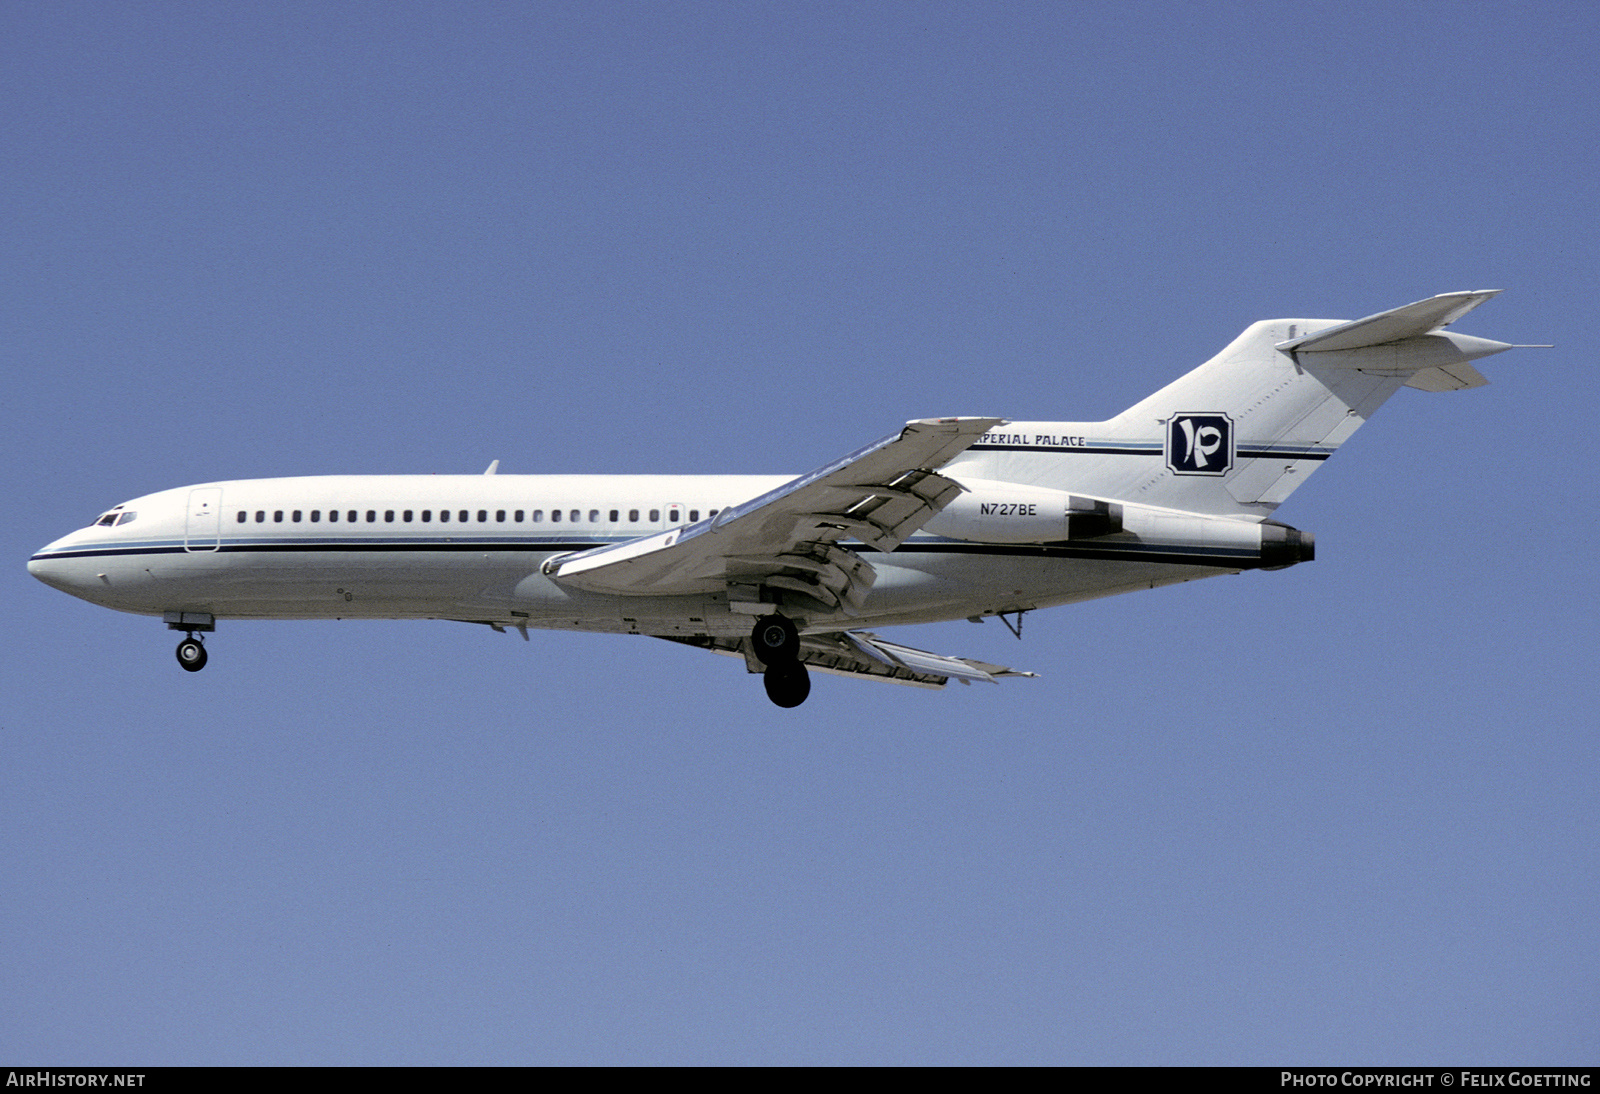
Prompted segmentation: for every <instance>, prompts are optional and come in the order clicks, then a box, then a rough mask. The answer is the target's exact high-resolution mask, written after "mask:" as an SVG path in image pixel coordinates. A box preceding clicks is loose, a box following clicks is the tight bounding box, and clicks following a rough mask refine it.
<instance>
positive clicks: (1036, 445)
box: [948, 289, 1512, 519]
mask: <svg viewBox="0 0 1600 1094" xmlns="http://www.w3.org/2000/svg"><path fill="white" fill-rule="evenodd" d="M1499 291H1500V290H1498V289H1486V290H1481V291H1477V292H1456V293H1445V294H1444V295H1442V296H1435V297H1432V298H1430V299H1428V300H1421V301H1418V302H1417V303H1415V304H1407V305H1406V306H1405V307H1402V308H1395V309H1393V310H1392V311H1386V312H1379V313H1378V314H1377V315H1372V316H1368V317H1367V318H1365V319H1357V320H1355V321H1354V322H1341V321H1339V320H1335V319H1269V320H1264V321H1262V322H1259V323H1253V324H1251V325H1250V326H1249V327H1248V328H1246V330H1245V331H1244V333H1243V334H1241V335H1239V337H1237V338H1235V339H1234V340H1233V342H1232V343H1231V344H1230V345H1229V346H1228V347H1227V348H1226V349H1224V350H1223V351H1222V352H1221V353H1219V354H1217V356H1215V357H1213V358H1212V359H1211V360H1209V361H1207V362H1206V363H1205V364H1203V365H1201V366H1200V367H1199V368H1197V369H1195V370H1194V371H1193V372H1190V373H1189V374H1188V375H1186V376H1183V377H1181V378H1179V379H1178V380H1176V381H1174V382H1173V383H1171V384H1168V385H1167V386H1166V387H1164V388H1162V389H1161V390H1160V391H1158V392H1156V393H1155V394H1154V395H1151V396H1150V397H1149V398H1147V399H1144V400H1142V401H1141V402H1139V403H1136V404H1135V405H1134V406H1132V407H1129V408H1128V409H1127V410H1125V411H1123V412H1122V413H1121V414H1119V415H1117V416H1116V417H1115V418H1112V419H1111V420H1110V421H1108V422H1093V423H1076V422H1012V423H1010V424H1009V425H1005V426H999V427H997V428H995V429H994V430H993V431H991V432H989V433H987V434H985V435H984V436H983V437H982V438H980V439H979V441H978V443H976V444H974V445H973V446H972V447H971V448H970V449H968V450H967V452H965V453H963V454H962V455H961V456H959V457H957V458H956V459H955V460H954V461H952V462H951V463H950V464H949V465H948V468H949V470H950V471H951V472H953V473H954V474H956V475H957V476H958V477H959V476H960V475H961V474H963V473H965V474H967V475H970V476H973V477H975V478H983V479H990V480H998V481H1004V482H1019V483H1027V484H1030V485H1035V486H1045V487H1050V488H1053V489H1057V490H1070V491H1073V492H1076V493H1082V494H1087V495H1091V496H1094V497H1101V498H1115V499H1118V500H1123V501H1132V502H1139V503H1142V504H1145V505H1158V506H1165V507H1168V508H1173V509H1184V510H1188V511H1190V512H1197V513H1207V514H1213V515H1219V516H1238V517H1246V518H1255V519H1260V518H1264V517H1266V516H1269V515H1270V514H1271V513H1272V511H1273V510H1274V509H1276V508H1277V507H1278V505H1279V504H1280V503H1281V502H1282V501H1283V500H1284V499H1285V498H1287V497H1288V496H1289V495H1290V494H1291V493H1292V492H1293V491H1294V490H1295V488H1296V487H1298V486H1299V485H1300V484H1301V483H1302V482H1304V481H1305V479H1306V478H1307V476H1309V475H1310V474H1311V472H1313V471H1315V470H1316V469H1317V468H1318V467H1319V466H1321V463H1322V461H1323V460H1326V459H1327V458H1328V457H1329V456H1331V455H1333V453H1334V451H1335V450H1336V449H1338V447H1339V446H1340V445H1341V444H1343V443H1344V442H1345V441H1346V440H1348V439H1349V437H1350V435H1351V434H1352V433H1354V432H1355V431H1356V430H1357V429H1358V428H1360V426H1361V424H1362V423H1363V422H1365V421H1366V420H1367V419H1368V418H1370V417H1371V416H1372V414H1373V412H1374V411H1376V410H1377V409H1378V407H1379V406H1381V405H1382V404H1383V402H1384V400H1386V399H1388V398H1389V396H1390V395H1393V394H1394V393H1395V391H1397V390H1398V389H1399V388H1400V387H1401V386H1402V385H1407V386H1410V387H1415V388H1421V389H1422V390H1424V391H1453V390H1459V389H1461V388H1468V387H1478V386H1481V385H1483V384H1486V383H1488V381H1487V380H1485V379H1484V378H1483V377H1482V376H1481V375H1479V373H1478V371H1477V369H1475V368H1473V367H1472V365H1471V364H1470V363H1469V362H1471V361H1474V360H1476V359H1477V358H1479V357H1487V356H1489V355H1490V354H1493V353H1499V352H1500V351H1502V350H1507V349H1511V348H1512V347H1511V346H1510V345H1508V344H1506V343H1504V342H1492V341H1489V340H1488V339H1486V338H1473V337H1470V336H1468V335H1463V334H1447V333H1444V332H1443V330H1442V328H1444V327H1445V326H1447V325H1449V324H1450V323H1452V322H1454V321H1455V320H1456V319H1459V318H1460V317H1461V316H1463V315H1465V314H1466V313H1467V312H1468V311H1471V310H1472V309H1473V308H1475V307H1477V306H1478V305H1479V304H1481V303H1483V302H1484V301H1485V300H1487V299H1489V298H1490V297H1491V296H1494V295H1495V294H1496V293H1498V292H1499Z"/></svg>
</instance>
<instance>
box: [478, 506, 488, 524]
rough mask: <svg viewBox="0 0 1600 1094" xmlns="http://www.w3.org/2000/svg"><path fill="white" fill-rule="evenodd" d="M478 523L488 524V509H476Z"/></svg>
mask: <svg viewBox="0 0 1600 1094" xmlns="http://www.w3.org/2000/svg"><path fill="white" fill-rule="evenodd" d="M478 523H479V524H488V523H489V510H487V509H479V510H478Z"/></svg>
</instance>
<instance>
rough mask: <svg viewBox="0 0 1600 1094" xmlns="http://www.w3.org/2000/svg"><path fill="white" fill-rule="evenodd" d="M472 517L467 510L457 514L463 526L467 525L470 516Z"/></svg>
mask: <svg viewBox="0 0 1600 1094" xmlns="http://www.w3.org/2000/svg"><path fill="white" fill-rule="evenodd" d="M470 515H471V514H469V513H468V512H467V511H466V510H465V509H463V510H461V512H459V513H457V514H456V519H458V520H460V521H461V523H462V524H465V523H467V517H468V516H470Z"/></svg>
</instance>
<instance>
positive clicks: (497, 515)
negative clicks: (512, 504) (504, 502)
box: [494, 509, 506, 524]
mask: <svg viewBox="0 0 1600 1094" xmlns="http://www.w3.org/2000/svg"><path fill="white" fill-rule="evenodd" d="M494 519H495V520H496V521H498V522H499V523H501V524H504V523H505V522H506V511H505V510H504V509H496V510H495V511H494Z"/></svg>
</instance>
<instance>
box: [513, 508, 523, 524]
mask: <svg viewBox="0 0 1600 1094" xmlns="http://www.w3.org/2000/svg"><path fill="white" fill-rule="evenodd" d="M515 516H516V518H517V523H518V524H521V523H522V510H521V509H518V510H517V511H516V514H515Z"/></svg>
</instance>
